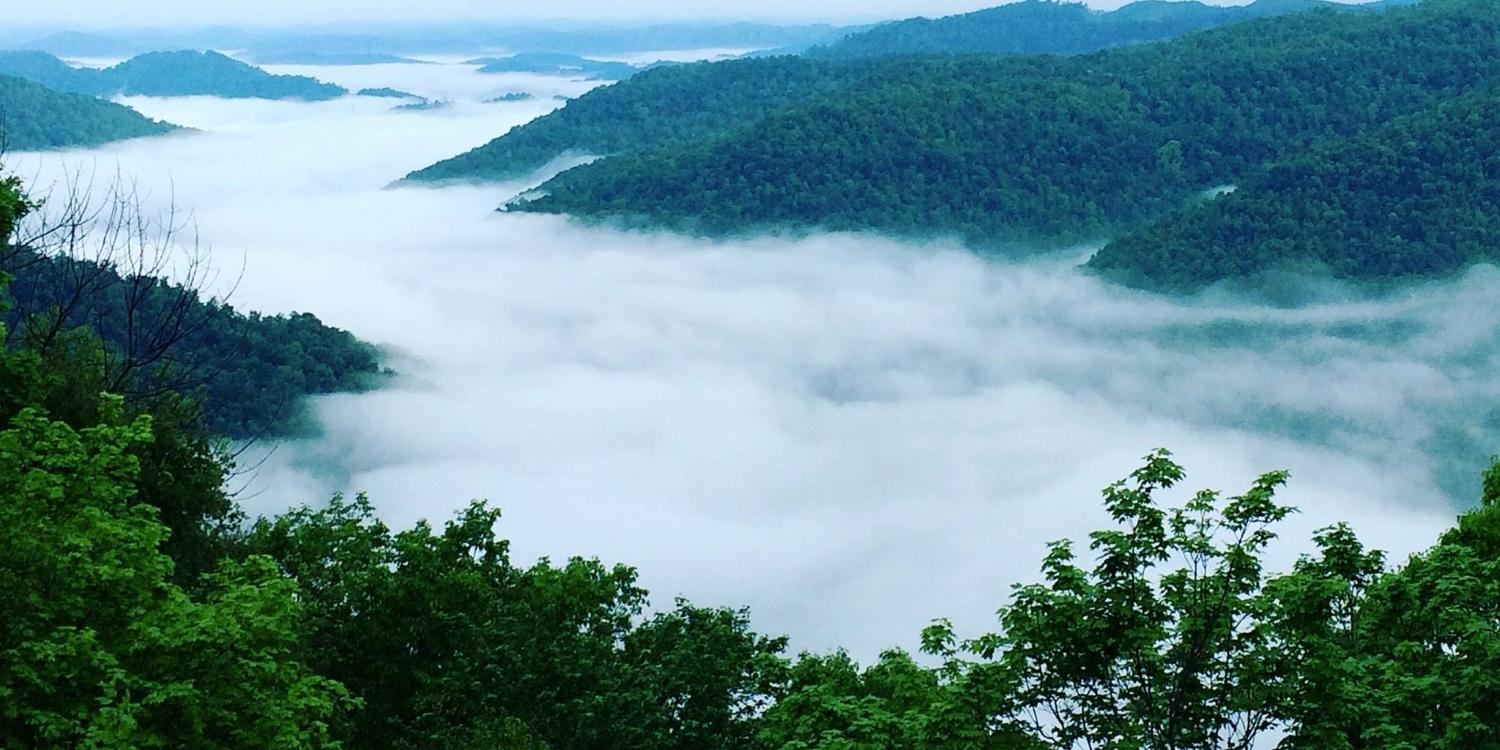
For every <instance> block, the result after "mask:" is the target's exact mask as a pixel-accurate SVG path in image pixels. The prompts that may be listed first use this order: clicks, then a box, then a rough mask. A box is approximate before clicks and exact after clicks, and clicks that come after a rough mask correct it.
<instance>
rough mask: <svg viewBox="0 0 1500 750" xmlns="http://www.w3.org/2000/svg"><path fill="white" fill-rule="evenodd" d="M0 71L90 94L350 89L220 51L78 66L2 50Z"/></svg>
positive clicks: (257, 94)
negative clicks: (270, 70) (262, 66)
mask: <svg viewBox="0 0 1500 750" xmlns="http://www.w3.org/2000/svg"><path fill="white" fill-rule="evenodd" d="M0 75H9V76H15V77H17V78H25V79H27V80H30V81H34V82H36V83H40V84H42V85H44V86H47V87H49V88H54V89H57V90H59V91H67V92H71V93H75V94H88V95H91V96H102V97H112V96H219V97H225V98H230V99H250V98H254V99H303V100H308V101H317V100H322V99H333V98H337V97H340V96H343V95H344V94H347V93H348V91H346V90H344V89H343V88H342V87H339V86H335V85H333V84H328V83H323V82H321V81H318V80H315V79H312V78H308V77H306V76H279V75H272V74H270V73H267V72H266V71H264V70H261V69H260V68H257V67H255V66H253V65H247V64H245V63H242V62H240V61H238V60H235V59H233V58H230V57H227V56H225V55H222V54H219V53H217V52H193V51H186V50H185V51H179V52H150V53H147V54H144V55H138V56H136V57H132V58H130V59H129V60H126V61H125V62H122V63H120V64H119V65H115V66H113V67H110V68H104V69H102V70H100V69H93V68H74V67H71V66H69V65H67V64H66V63H64V62H62V61H61V60H59V59H57V58H56V57H53V56H52V55H49V54H46V53H44V52H0Z"/></svg>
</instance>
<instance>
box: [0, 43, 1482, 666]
mask: <svg viewBox="0 0 1500 750" xmlns="http://www.w3.org/2000/svg"><path fill="white" fill-rule="evenodd" d="M383 69H384V70H383ZM275 72H298V73H311V74H315V75H317V76H318V77H320V78H323V79H324V80H329V81H332V82H336V83H339V84H342V85H345V86H349V87H351V88H359V87H366V86H381V85H388V86H393V87H395V88H400V89H405V90H408V91H412V92H413V93H417V94H419V95H423V96H428V97H432V98H439V99H453V100H455V101H456V104H455V105H454V106H453V107H451V108H449V109H443V110H436V111H431V112H413V113H393V112H390V111H389V107H390V106H391V102H390V101H386V100H378V99H356V98H347V99H343V100H338V101H333V102H326V103H320V104H300V103H286V102H257V101H233V102H231V101H222V100H212V99H179V100H132V101H130V102H128V103H130V104H131V105H133V106H136V107H138V108H140V109H141V110H142V111H143V112H144V113H145V114H147V115H149V116H152V117H158V118H162V119H166V120H169V121H172V122H176V123H179V124H183V125H188V126H192V127H196V128H199V129H201V130H202V131H203V132H198V133H188V134H181V135H176V136H171V137H168V138H163V139H157V140H150V141H138V142H132V143H127V144H123V145H119V146H116V147H112V148H109V149H104V150H101V151H98V152H88V153H71V154H62V155H47V156H45V157H37V156H34V155H13V156H12V157H11V158H10V162H11V165H12V166H13V167H14V168H15V169H16V171H18V172H19V173H20V174H22V175H23V176H27V177H32V176H33V175H36V176H40V177H41V178H42V179H44V180H45V179H49V178H52V177H56V176H57V175H59V174H60V173H61V172H62V171H63V170H64V169H66V168H67V166H65V165H71V166H72V167H79V166H84V167H93V168H97V169H99V170H100V171H113V170H114V168H115V166H116V164H118V166H119V168H120V169H121V170H122V171H123V172H125V173H127V174H131V175H135V176H136V177H137V178H138V179H139V180H140V182H141V184H142V186H143V187H144V188H146V189H148V190H149V192H150V194H151V196H152V197H153V200H156V201H165V200H166V199H167V198H168V196H170V195H173V194H175V196H176V200H177V202H178V203H180V204H183V205H184V206H186V207H188V208H191V209H193V210H194V211H195V213H196V218H197V222H198V226H199V229H200V232H201V234H202V236H203V237H204V238H205V239H206V240H207V241H209V242H210V243H211V244H212V245H213V247H214V249H215V252H216V254H217V258H218V260H219V263H220V264H221V265H222V266H225V267H227V268H230V269H233V270H235V271H236V273H237V270H238V267H239V265H240V263H241V261H242V260H243V263H244V268H245V271H244V276H243V279H242V280H241V283H240V286H239V288H238V291H237V295H236V299H235V302H236V304H238V305H240V306H242V307H249V308H252V309H259V310H263V311H267V312H283V311H289V310H305V311H311V312H314V313H316V314H317V315H319V316H320V317H321V318H323V319H324V320H325V321H328V322H330V323H332V324H335V325H338V326H341V327H345V328H349V329H351V330H353V331H354V332H355V333H356V334H357V335H359V336H361V337H362V338H365V339H367V340H372V341H375V342H377V343H381V344H383V345H386V346H388V347H389V348H390V350H391V351H392V352H393V359H392V362H391V364H392V366H393V367H395V368H396V369H397V370H399V371H400V372H401V377H400V379H399V380H398V382H397V383H395V384H394V386H393V387H391V388H389V389H387V390H383V391H379V392H375V393H370V394H363V395H357V396H337V397H331V398H326V399H322V400H320V401H319V402H318V404H317V407H316V408H317V410H318V414H319V416H320V419H321V421H322V423H323V425H324V429H325V434H324V435H323V436H321V437H320V438H318V439H314V440H307V441H300V442H295V443H288V444H284V445H281V446H278V447H277V449H276V451H275V452H274V454H272V455H271V456H270V457H269V458H268V459H267V461H266V462H265V463H264V464H263V465H262V466H261V468H260V469H259V471H258V473H257V474H256V475H255V476H254V477H253V479H252V490H251V491H250V492H249V493H247V495H246V498H247V499H246V503H247V505H249V506H250V507H251V508H252V510H254V511H258V512H274V511H276V510H278V509H281V508H284V507H287V506H288V505H292V504H301V503H309V502H318V501H319V499H320V498H324V497H326V496H327V495H328V494H329V493H332V492H336V491H346V492H355V491H367V492H369V493H370V495H371V497H372V499H373V500H374V502H375V504H376V505H377V507H379V508H380V509H381V512H382V514H383V515H384V517H386V518H387V519H388V520H389V521H391V522H392V523H394V524H398V525H405V524H409V523H411V522H413V521H415V520H417V519H419V518H431V519H433V520H435V521H440V520H441V519H444V518H446V517H447V516H448V515H449V514H450V513H451V512H452V511H453V510H454V509H456V508H458V507H461V506H462V505H463V504H465V503H466V502H467V501H468V500H469V499H470V498H473V497H485V498H489V499H491V500H493V501H495V502H496V503H497V504H499V505H501V506H502V507H503V508H504V509H505V511H506V521H505V523H504V524H503V527H502V533H503V534H505V535H506V536H508V537H510V538H512V539H513V540H514V548H515V550H516V553H517V554H518V555H519V556H521V557H534V556H537V555H551V556H554V557H565V556H569V555H575V554H577V555H586V556H593V555H597V556H601V557H603V558H605V559H608V560H611V561H620V562H626V563H630V564H633V565H637V566H639V567H640V568H641V571H642V582H643V584H644V585H645V586H646V587H647V588H649V589H651V590H652V591H653V593H654V595H655V599H656V601H657V602H658V603H666V602H668V601H669V600H670V598H671V597H672V596H674V595H678V594H681V595H685V596H688V597H690V598H692V599H694V600H697V601H700V602H702V603H708V604H735V605H738V604H745V605H749V606H751V607H752V608H753V611H754V613H755V621H756V624H757V625H758V626H759V627H760V628H762V629H764V630H769V631H775V632H787V633H790V634H791V635H792V636H793V638H794V641H793V642H794V644H795V645H796V646H799V647H808V648H816V649H826V648H830V647H834V646H837V645H844V646H848V647H849V648H850V649H851V650H852V651H854V652H855V653H856V654H858V655H860V656H864V657H868V656H871V655H873V654H874V653H875V652H876V651H877V650H879V649H880V648H882V647H885V646H889V645H897V644H900V645H908V646H909V645H912V644H913V642H914V641H915V636H916V634H917V631H918V630H919V629H920V628H921V627H922V626H923V625H924V624H926V622H927V621H928V620H929V619H931V618H933V617H938V616H952V617H954V618H955V619H956V620H957V621H958V623H959V625H960V627H961V628H963V629H966V630H973V629H977V628H980V627H984V626H986V625H988V622H989V617H990V614H991V613H992V612H993V610H994V609H995V607H996V606H997V605H998V604H999V603H1000V602H1001V601H1002V599H1003V597H1004V595H1005V593H1006V592H1007V591H1008V589H1009V586H1010V584H1011V583H1013V582H1015V581H1017V580H1022V579H1027V578H1030V577H1032V576H1034V574H1035V570H1036V567H1037V564H1038V561H1039V560H1040V557H1041V555H1042V553H1043V550H1044V545H1045V543H1046V542H1047V541H1048V540H1051V539H1056V538H1060V537H1064V536H1074V537H1077V536H1079V535H1081V534H1083V533H1086V532H1087V531H1088V530H1090V529H1091V528H1093V527H1094V526H1096V525H1097V524H1099V523H1100V522H1101V520H1102V512H1101V510H1100V508H1099V503H1098V490H1099V489H1100V488H1101V487H1102V486H1103V485H1105V484H1107V483H1108V482H1110V481H1112V480H1114V479H1116V478H1118V477H1120V476H1122V475H1124V474H1125V473H1126V472H1128V471H1130V470H1131V469H1132V468H1134V467H1135V465H1136V464H1137V462H1138V459H1139V457H1140V456H1141V455H1142V454H1144V453H1145V452H1147V451H1148V450H1150V449H1152V448H1155V447H1158V446H1166V447H1169V448H1172V449H1174V450H1175V451H1176V452H1177V453H1178V455H1179V457H1180V458H1181V459H1182V460H1183V462H1184V463H1185V464H1186V465H1187V467H1188V469H1189V472H1190V481H1189V485H1190V486H1191V487H1192V488H1197V487H1200V486H1214V487H1221V488H1222V489H1225V490H1226V491H1234V490H1238V489H1242V488H1243V487H1245V486H1246V485H1247V484H1248V482H1249V481H1250V480H1251V479H1252V478H1253V477H1254V475H1255V474H1257V473H1259V472H1261V471H1264V470H1269V469H1274V468H1287V469H1290V470H1291V471H1292V472H1293V483H1292V485H1291V487H1290V488H1289V490H1288V491H1287V493H1286V495H1285V498H1286V499H1287V500H1288V501H1289V502H1291V503H1293V504H1296V505H1298V506H1300V507H1301V508H1302V509H1303V512H1302V513H1301V514H1300V515H1299V516H1297V517H1296V518H1295V519H1294V520H1293V521H1292V522H1291V523H1290V524H1289V525H1288V527H1287V529H1286V533H1287V535H1288V536H1289V537H1290V538H1291V539H1292V540H1293V541H1295V542H1296V544H1292V545H1287V546H1285V547H1284V548H1283V549H1282V550H1281V558H1280V561H1281V562H1282V563H1283V564H1284V563H1285V562H1286V561H1287V560H1289V558H1290V556H1292V555H1294V554H1295V553H1297V552H1299V551H1301V550H1302V549H1304V547H1303V546H1302V545H1303V541H1304V540H1305V539H1306V537H1307V535H1308V533H1309V532H1310V531H1311V530H1312V529H1315V528H1317V527H1320V526H1323V525H1326V524H1328V523H1331V522H1334V521H1337V520H1345V519H1347V520H1350V521H1353V522H1354V523H1355V524H1356V525H1357V528H1358V529H1359V530H1360V531H1361V533H1362V535H1363V536H1364V537H1365V538H1366V539H1367V540H1368V541H1370V542H1372V543H1374V544H1376V545H1378V546H1382V547H1385V548H1388V549H1392V550H1395V551H1397V552H1398V553H1402V554H1404V553H1405V552H1408V551H1411V550H1413V549H1416V548H1419V547H1422V546H1425V545H1427V544H1429V543H1430V542H1431V540H1432V539H1433V537H1434V535H1435V534H1436V533H1437V531H1439V530H1440V529H1441V528H1443V527H1445V526H1446V525H1448V523H1449V522H1450V521H1451V519H1452V516H1453V514H1454V512H1455V507H1456V505H1457V504H1458V503H1461V502H1466V501H1467V500H1468V499H1469V498H1471V497H1473V496H1475V495H1476V493H1477V474H1476V473H1475V472H1476V471H1477V468H1478V466H1479V465H1480V464H1481V463H1482V462H1483V461H1484V459H1485V458H1486V457H1487V456H1488V454H1489V452H1491V451H1493V450H1495V449H1496V443H1495V440H1496V438H1497V436H1500V410H1496V409H1494V407H1493V406H1492V405H1494V404H1496V403H1500V401H1497V396H1500V382H1497V381H1496V380H1495V378H1494V377H1493V373H1494V372H1496V371H1497V369H1500V308H1497V307H1496V306H1495V305H1493V304H1492V301H1493V299H1495V296H1496V294H1497V293H1500V272H1497V271H1496V270H1494V269H1490V268H1481V269H1477V270H1475V271H1473V272H1471V273H1469V274H1468V275H1466V276H1464V277H1462V278H1459V279H1455V280H1452V281H1447V282H1440V283H1431V284H1425V285H1422V286H1418V287H1414V288H1412V289H1410V290H1408V291H1405V292H1400V293H1394V294H1388V295H1384V296H1379V297H1368V296H1357V295H1353V294H1348V293H1344V292H1339V291H1337V290H1321V291H1319V292H1317V293H1316V295H1315V296H1316V297H1317V298H1318V299H1320V300H1322V301H1316V302H1307V303H1304V304H1301V305H1298V306H1295V307H1273V306H1267V305H1264V304H1261V303H1259V302H1257V301H1254V300H1249V299H1245V298H1242V297H1238V296H1235V295H1233V294H1230V293H1228V292H1220V293H1215V294H1209V295H1206V296H1204V297H1201V298H1197V299H1193V300H1186V301H1182V300H1172V299H1168V298H1163V297H1159V296H1153V295H1149V294H1144V293H1138V292H1134V291H1130V290H1125V289H1122V288H1118V287H1115V286H1111V285H1109V284H1106V283H1103V282H1101V281H1099V280H1096V279H1093V278H1090V277H1088V276H1086V275H1084V274H1082V273H1080V272H1079V271H1078V270H1077V269H1076V264H1077V263H1078V262H1079V261H1080V260H1082V258H1083V257H1085V256H1086V254H1087V248H1082V249H1079V250H1077V251H1076V252H1072V253H1064V254H1058V255H1052V256H1047V257H1044V258H1041V259H1036V260H1032V261H1028V262H1026V263H1024V264H1022V263H1006V262H995V261H986V260H982V259H980V258H977V257H975V256H973V255H972V254H970V253H967V252H965V251H963V250H962V249H960V248H958V247H956V246H952V245H947V244H942V243H936V244H931V245H925V246H915V245H910V244H900V243H895V242H889V241H885V240H880V239H876V238H869V237H854V236H839V235H833V236H816V237H811V238H805V239H799V240H782V239H776V238H764V239H759V240H752V241H736V242H722V243H719V242H704V241H697V240H691V239H686V238H681V237H676V236H671V235H663V234H652V233H624V232H616V231H611V230H605V229H590V228H584V227H579V226H575V225H571V224H569V223H568V222H566V221H564V220H560V219H557V218H555V217H546V216H514V215H502V214H498V213H495V212H494V210H493V209H494V208H495V206H496V205H498V204H499V203H500V202H501V201H502V200H504V199H505V198H507V197H509V195H510V194H511V193H513V192H514V191H515V187H514V186H511V187H507V186H492V187H452V188H444V189H398V190H385V189H383V187H384V186H385V185H386V184H388V183H389V182H390V181H391V180H393V179H395V178H397V177H399V176H401V175H403V174H405V173H406V172H408V171H410V170H411V169H413V168H416V167H420V166H423V165H425V164H428V163H431V162H433V161H435V160H437V159H440V158H443V157H446V156H450V155H452V154H454V153H457V152H459V151H462V150H465V149H467V148H471V147H473V146H477V145H479V144H480V143H483V142H484V141H486V140H488V139H489V138H491V137H493V136H495V135H498V134H499V133H501V132H503V131H504V130H505V129H506V128H508V127H510V126H511V125H514V124H517V123H520V122H522V121H524V120H526V119H529V118H530V117H534V116H536V115H538V114H541V113H542V112H545V111H546V110H547V109H548V108H550V107H552V106H555V104H556V102H553V101H552V100H551V99H552V97H553V96H554V95H566V96H573V95H577V94H578V93H580V92H581V91H583V90H584V89H586V88H587V87H588V86H590V85H592V84H588V83H583V82H570V81H564V80H561V79H555V78H542V77H536V76H508V77H496V76H479V75H477V74H474V73H472V72H471V70H470V69H469V68H466V67H462V66H443V65H433V66H368V67H360V68H315V69H314V68H298V69H296V70H290V69H288V70H283V69H275ZM511 91H529V92H531V93H534V94H535V95H536V97H537V98H536V100H535V101H532V102H520V103H505V104H481V103H480V101H482V100H483V99H485V98H488V97H493V96H496V95H499V94H502V93H507V92H511Z"/></svg>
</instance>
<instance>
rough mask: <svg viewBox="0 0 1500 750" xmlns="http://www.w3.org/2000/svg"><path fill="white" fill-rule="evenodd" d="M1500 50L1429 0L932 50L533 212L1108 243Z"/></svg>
mask: <svg viewBox="0 0 1500 750" xmlns="http://www.w3.org/2000/svg"><path fill="white" fill-rule="evenodd" d="M1497 53H1500V7H1497V6H1495V5H1494V4H1492V3H1488V2H1484V0H1429V2H1427V3H1424V4H1423V5H1421V6H1419V7H1415V8H1403V9H1393V10H1390V11H1387V12H1384V13H1361V14H1350V13H1333V12H1310V13H1301V14H1294V15H1286V16H1280V17H1276V18H1268V19H1262V20H1258V21H1248V22H1245V23H1241V24H1235V25H1231V26H1226V27H1223V28H1220V29H1214V30H1211V31H1206V32H1201V33H1197V34H1192V35H1189V36H1186V37H1182V38H1179V39H1176V40H1173V41H1169V42H1163V43H1160V44H1152V45H1141V46H1136V47H1129V48H1123V49H1116V50H1109V51H1105V52H1100V53H1096V54H1094V55H1087V56H1082V57H1075V58H1054V57H1045V56H1044V57H1026V58H942V59H915V60H911V61H910V62H909V63H908V64H906V65H902V66H899V67H897V68H893V69H892V70H891V71H890V72H889V73H888V74H886V75H883V76H881V77H880V78H879V79H877V80H874V81H872V82H871V83H870V85H867V86H862V87H858V88H846V89H839V90H837V91H834V92H832V93H829V94H826V95H823V96H819V97H817V98H816V99H814V100H810V101H808V102H805V103H803V104H800V105H794V106H791V107H788V108H786V109H783V110H781V111H778V112H776V113H773V114H771V115H769V116H767V117H765V118H764V119H762V120H761V121H759V122H758V123H756V124H754V125H752V126H749V127H745V128H740V129H737V130H734V131H733V132H730V133H729V134H727V135H722V136H720V137H717V138H709V139H707V140H702V141H697V142H693V143H691V144H687V145H682V146H664V147H662V148H659V149H656V150H653V151H648V152H632V153H625V154H621V155H618V156H615V157H612V158H608V159H603V160H601V161H598V162H595V163H593V164H590V165H587V166H583V167H579V168H576V169H573V170H570V171H568V172H565V173H563V174H562V175H559V176H558V177H557V178H555V179H553V180H552V181H550V182H548V183H547V184H545V185H543V186H542V187H541V189H540V191H541V194H542V197H540V198H539V199H538V200H535V201H532V202H527V203H522V204H519V205H518V206H517V207H516V208H518V209H519V210H527V211H542V212H558V213H569V214H574V215H579V216H586V217H599V218H620V219H625V220H641V221H645V222H648V223H653V224H663V225H667V226H672V227H677V228H683V229H688V230H693V231H700V232H706V233H712V234H720V233H728V232H733V231H737V230H748V229H757V228H765V227H774V226H793V227H807V228H827V229H835V230H879V231H885V232H891V233H896V234H904V235H931V234H944V233H947V234H957V235H961V236H962V237H964V238H966V239H967V240H969V241H970V242H972V243H974V244H977V245H980V246H983V245H986V244H992V243H995V242H997V241H1003V240H1006V239H1012V238H1025V237H1035V236H1038V235H1040V236H1043V237H1051V238H1057V239H1068V238H1069V235H1095V236H1097V235H1098V234H1100V233H1104V232H1106V231H1108V230H1111V229H1113V228H1116V227H1122V226H1128V225H1130V224H1132V223H1134V222H1137V221H1140V220H1142V219H1149V218H1154V217H1157V216H1161V215H1163V214H1165V213H1167V212H1169V211H1171V210H1174V209H1176V208H1178V207H1179V206H1181V205H1182V204H1183V203H1184V202H1185V201H1186V200H1188V199H1189V198H1190V197H1191V196H1194V195H1196V194H1197V193H1198V192H1199V191H1201V190H1203V189H1205V188H1208V187H1212V186H1215V185H1219V184H1224V183H1233V182H1237V181H1239V180H1240V179H1242V178H1243V177H1245V176H1246V175H1248V174H1250V173H1251V172H1252V171H1253V170H1254V169H1256V168H1258V167H1259V166H1260V165H1262V164H1264V163H1265V162H1267V161H1270V160H1272V159H1276V158H1282V157H1287V156H1289V155H1291V154H1295V153H1298V152H1300V151H1303V150H1305V149H1307V148H1309V147H1310V146H1312V145H1313V144H1314V143H1316V142H1318V141H1320V140H1322V139H1324V138H1327V137H1330V136H1353V135H1356V134H1358V133H1360V132H1361V131H1363V130H1365V129H1367V128H1370V127H1374V126H1377V125H1380V124H1383V123H1385V122H1387V121H1389V120H1391V119H1393V118H1396V117H1400V116H1405V115H1409V114H1413V113H1416V112H1420V111H1423V110H1425V109H1428V108H1431V107H1433V106H1436V105H1437V104H1438V103H1440V102H1442V101H1444V100H1447V99H1449V98H1452V97H1455V96H1459V95H1462V94H1464V93H1468V92H1471V91H1474V90H1476V89H1478V88H1481V87H1483V86H1485V85H1487V84H1488V83H1489V82H1491V81H1494V80H1497V79H1500V55H1497Z"/></svg>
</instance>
